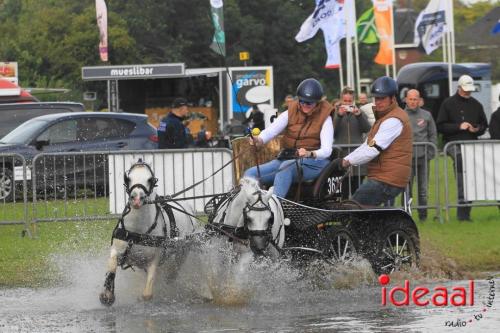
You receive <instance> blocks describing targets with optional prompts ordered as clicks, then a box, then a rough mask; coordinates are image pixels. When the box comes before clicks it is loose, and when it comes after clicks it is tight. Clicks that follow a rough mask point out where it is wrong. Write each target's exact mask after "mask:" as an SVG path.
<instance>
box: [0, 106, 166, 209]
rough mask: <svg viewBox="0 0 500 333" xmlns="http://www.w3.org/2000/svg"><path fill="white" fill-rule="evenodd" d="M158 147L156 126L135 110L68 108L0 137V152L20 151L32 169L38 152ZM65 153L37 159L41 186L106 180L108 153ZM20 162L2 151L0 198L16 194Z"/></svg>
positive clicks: (6, 198) (100, 182) (30, 122)
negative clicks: (89, 110) (97, 110)
mask: <svg viewBox="0 0 500 333" xmlns="http://www.w3.org/2000/svg"><path fill="white" fill-rule="evenodd" d="M156 148H158V137H157V132H156V129H155V128H154V127H153V126H152V125H151V124H149V123H148V118H147V116H146V115H140V114H132V113H110V112H102V113H101V112H69V113H61V114H53V115H46V116H41V117H36V118H33V119H31V120H28V121H27V122H25V123H23V124H22V125H20V126H19V127H17V128H16V129H14V130H13V131H12V132H10V133H9V134H7V135H6V136H4V137H3V138H2V139H0V154H19V155H21V156H23V157H24V159H25V160H26V164H27V166H28V167H29V168H30V169H31V168H32V166H33V165H32V164H33V160H34V158H35V157H36V156H37V155H38V154H40V153H64V152H67V153H70V152H105V151H116V150H150V149H156ZM67 155H68V154H59V155H58V156H50V158H43V159H37V165H36V170H37V173H36V178H37V188H40V187H41V186H44V187H45V188H47V186H49V188H50V189H55V188H57V187H60V186H64V189H65V191H66V189H67V185H68V184H69V185H71V186H72V188H73V189H76V188H78V187H79V186H81V185H85V186H86V184H88V180H89V179H92V181H93V184H94V186H97V185H96V184H102V185H103V186H104V187H105V186H106V185H105V184H106V182H107V172H105V170H106V165H107V156H106V154H98V155H84V154H78V155H73V156H67ZM4 156H5V155H4ZM96 156H97V157H96ZM38 163H39V164H38ZM20 166H21V164H20V159H19V158H17V159H16V158H15V157H7V158H6V157H3V158H2V157H1V156H0V200H6V201H10V200H12V199H13V196H14V191H15V190H14V187H13V185H14V184H15V182H19V181H21V180H22V177H20V176H18V172H19V167H20ZM16 169H17V170H16ZM14 176H15V178H14ZM18 192H19V191H18Z"/></svg>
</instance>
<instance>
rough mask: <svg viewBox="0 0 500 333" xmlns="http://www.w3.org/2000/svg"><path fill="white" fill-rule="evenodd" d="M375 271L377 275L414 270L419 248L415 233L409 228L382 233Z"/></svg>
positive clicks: (391, 229) (417, 260)
mask: <svg viewBox="0 0 500 333" xmlns="http://www.w3.org/2000/svg"><path fill="white" fill-rule="evenodd" d="M384 234H385V236H384V237H383V239H382V242H383V243H382V244H381V247H380V252H379V254H378V256H377V259H378V260H377V263H376V264H375V267H374V268H375V271H376V273H379V274H390V273H392V272H396V271H401V270H408V269H411V268H416V267H417V266H418V262H419V254H420V247H419V241H418V237H417V235H416V233H415V232H414V231H413V230H411V229H409V228H390V230H386V232H385V233H384Z"/></svg>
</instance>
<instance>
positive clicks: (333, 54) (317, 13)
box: [295, 0, 346, 68]
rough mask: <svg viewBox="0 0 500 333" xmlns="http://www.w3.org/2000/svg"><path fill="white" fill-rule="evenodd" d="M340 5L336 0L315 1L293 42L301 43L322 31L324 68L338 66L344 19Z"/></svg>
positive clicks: (343, 34) (343, 32)
mask: <svg viewBox="0 0 500 333" xmlns="http://www.w3.org/2000/svg"><path fill="white" fill-rule="evenodd" d="M342 9H343V1H342V3H341V2H340V0H339V1H336V0H316V8H315V9H314V12H313V13H312V14H311V15H309V17H308V18H307V19H306V20H305V21H304V23H302V26H301V27H300V31H299V33H298V34H297V35H296V36H295V40H296V41H297V42H299V43H302V42H304V41H306V40H308V39H310V38H312V37H314V36H315V35H316V33H317V32H318V30H319V29H321V30H323V36H324V38H325V47H326V53H327V61H326V65H325V67H326V68H338V67H339V66H340V44H339V42H340V40H341V39H342V38H345V34H346V28H345V25H346V18H345V17H344V15H343V11H342Z"/></svg>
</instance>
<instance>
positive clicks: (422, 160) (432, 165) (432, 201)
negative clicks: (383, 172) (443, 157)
mask: <svg viewBox="0 0 500 333" xmlns="http://www.w3.org/2000/svg"><path fill="white" fill-rule="evenodd" d="M336 146H337V147H339V148H342V156H346V155H348V154H350V153H351V152H352V151H353V150H355V149H356V148H357V147H359V144H339V145H336ZM436 157H438V148H437V146H436V145H434V144H433V143H430V142H415V143H413V159H412V165H413V167H412V178H411V181H410V183H409V184H408V186H407V187H406V190H405V193H406V198H407V199H406V200H409V199H410V198H414V197H416V199H417V200H412V205H411V207H412V208H414V209H416V210H417V212H418V214H419V217H422V218H426V217H427V209H432V210H435V217H436V218H437V219H441V214H440V208H441V205H440V193H439V192H440V191H439V159H438V158H436ZM366 175H367V166H366V165H362V166H355V167H353V169H352V174H351V176H350V177H346V179H345V180H344V183H343V184H342V185H343V188H344V189H347V191H344V199H348V198H350V197H351V196H352V195H353V194H354V192H355V191H356V189H357V188H358V187H359V186H360V185H361V183H362V182H363V180H364V179H365V178H366ZM431 175H432V177H433V178H431ZM430 183H434V186H433V188H432V189H429V186H430ZM413 190H415V191H413ZM430 190H431V191H432V192H431V191H430ZM413 192H416V193H417V195H416V196H413ZM404 197H405V196H404V195H401V196H400V198H397V199H396V200H395V201H394V202H390V203H387V205H390V206H397V207H405V202H404Z"/></svg>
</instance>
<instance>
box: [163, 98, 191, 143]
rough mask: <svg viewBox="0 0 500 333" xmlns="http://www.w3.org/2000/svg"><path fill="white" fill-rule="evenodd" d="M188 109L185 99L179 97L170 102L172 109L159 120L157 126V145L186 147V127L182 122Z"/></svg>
mask: <svg viewBox="0 0 500 333" xmlns="http://www.w3.org/2000/svg"><path fill="white" fill-rule="evenodd" d="M188 112H189V110H188V107H187V100H186V99H184V98H182V97H179V98H176V99H175V100H174V103H173V104H172V111H170V113H169V114H168V115H167V116H166V117H164V118H163V119H162V120H161V121H160V127H158V140H159V143H158V147H159V148H160V149H165V148H186V147H187V140H186V137H187V135H186V127H185V126H184V124H183V120H184V118H185V117H186V116H187V114H188Z"/></svg>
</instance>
